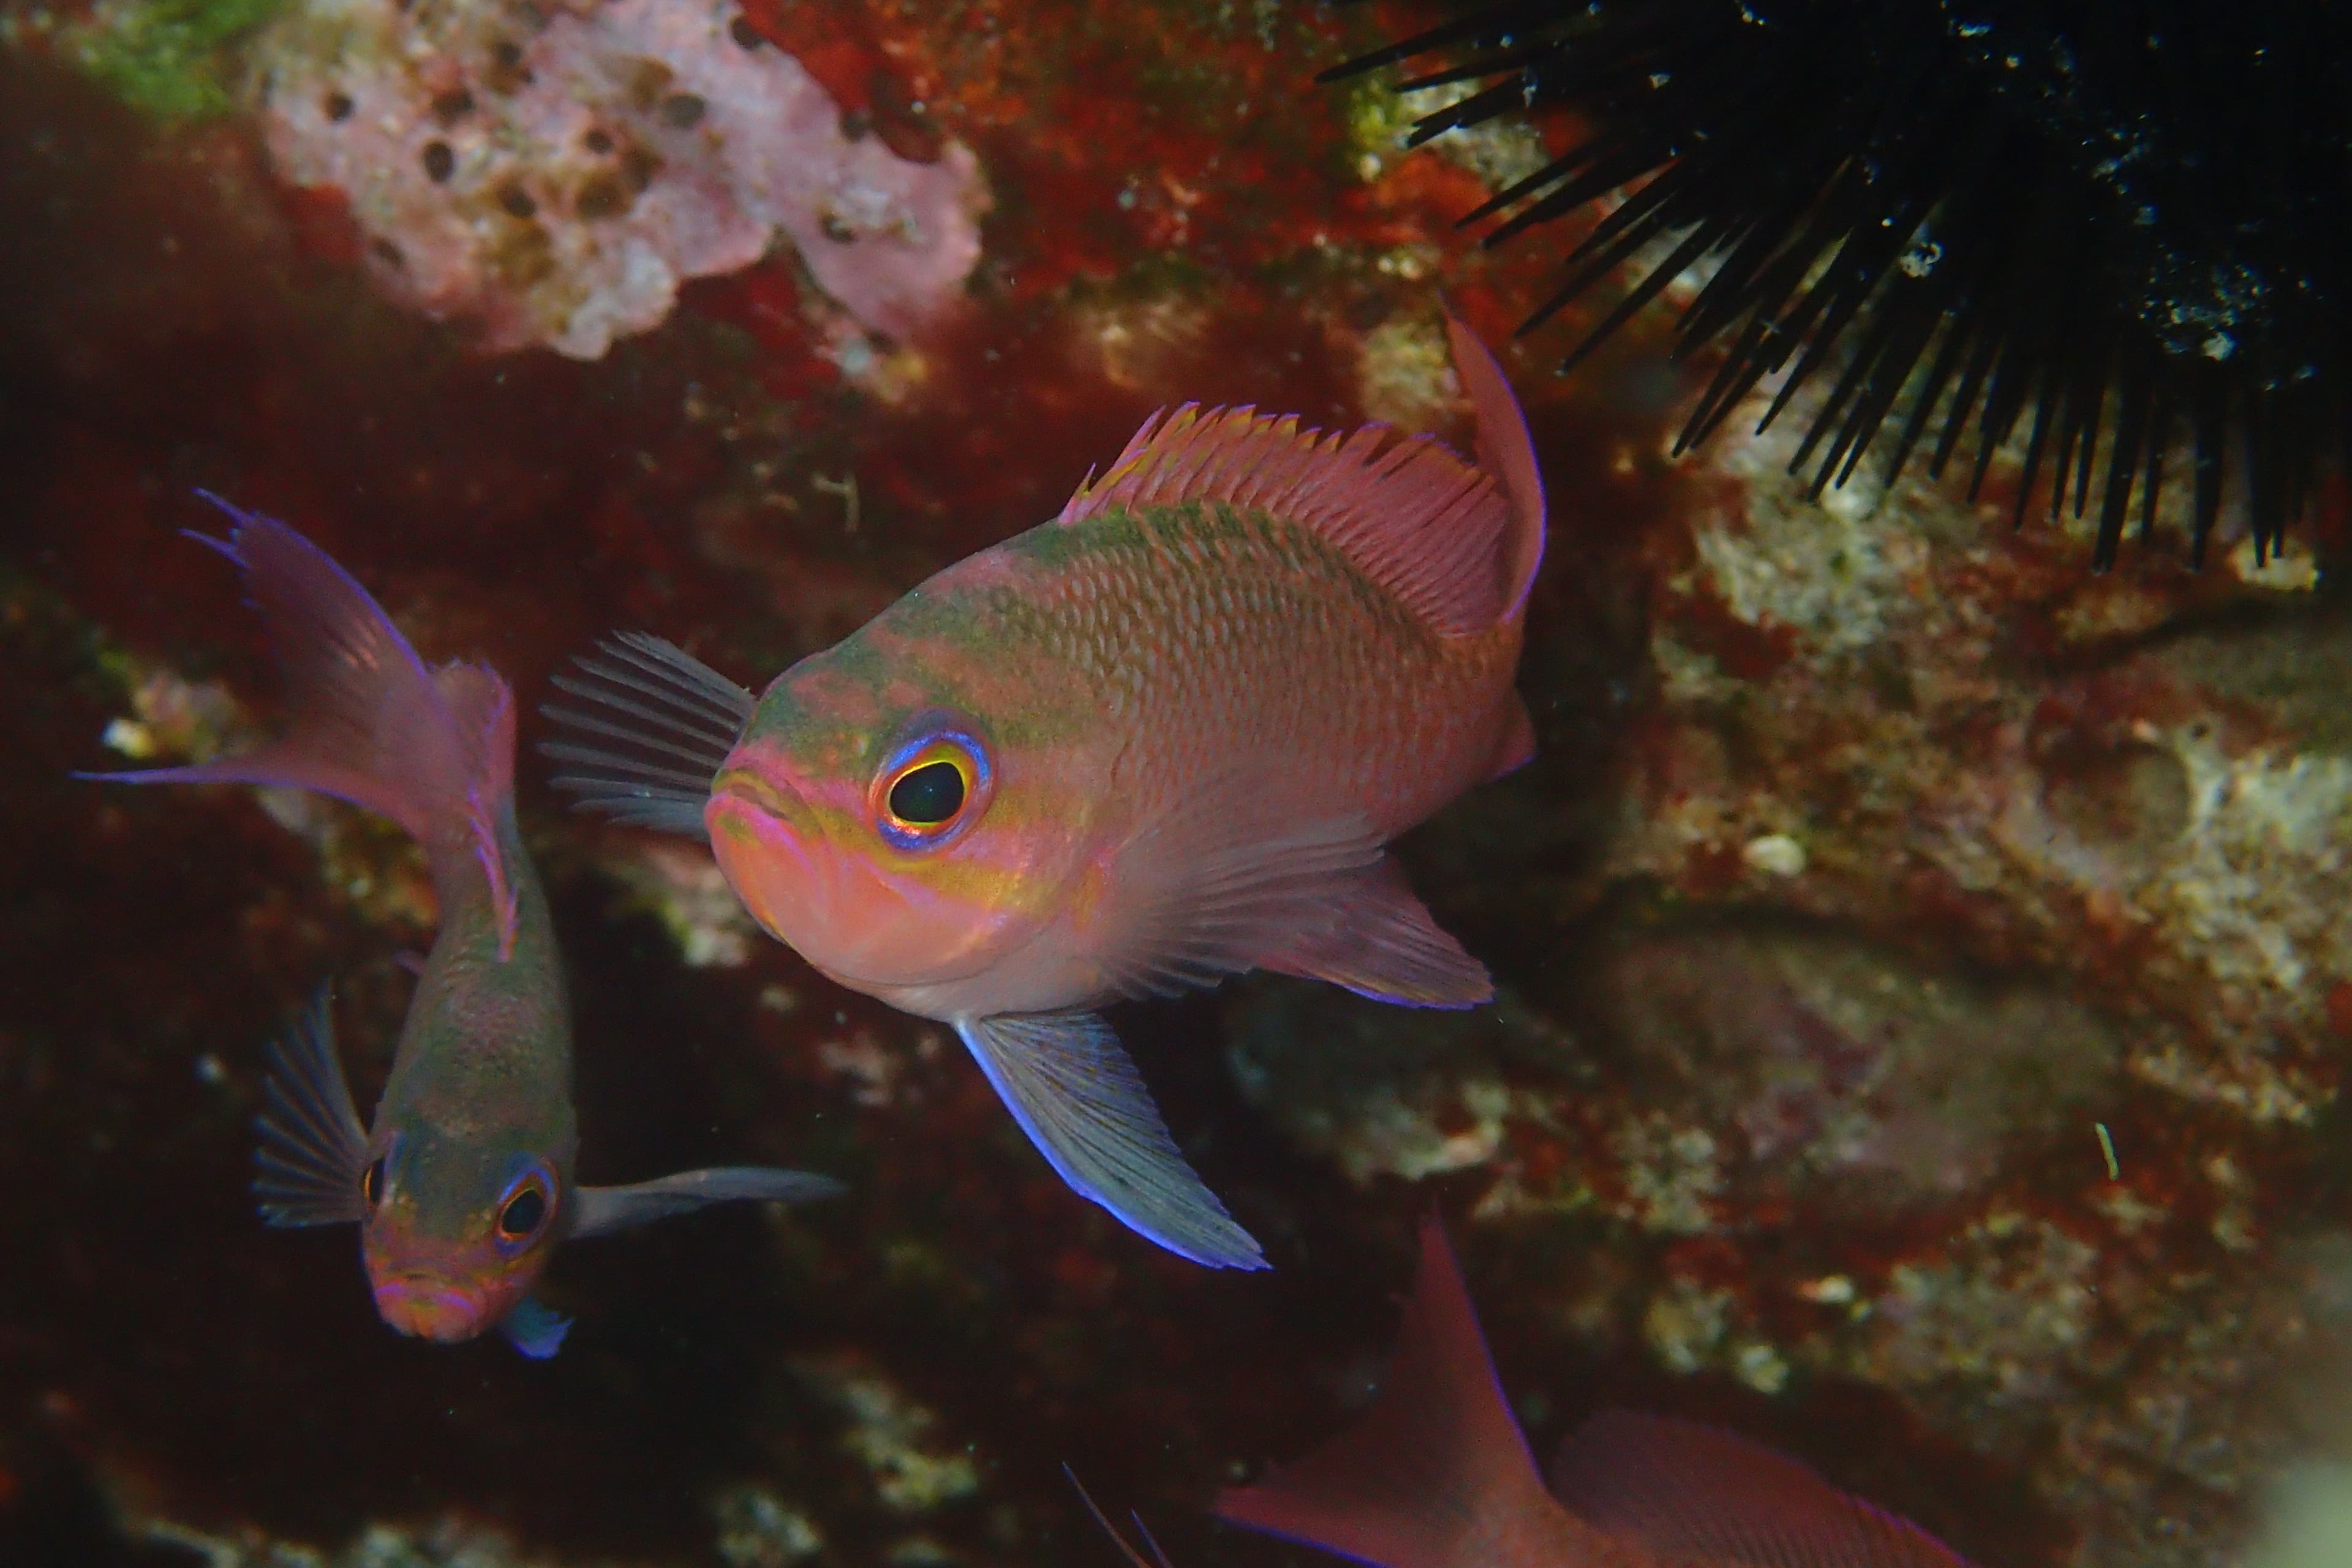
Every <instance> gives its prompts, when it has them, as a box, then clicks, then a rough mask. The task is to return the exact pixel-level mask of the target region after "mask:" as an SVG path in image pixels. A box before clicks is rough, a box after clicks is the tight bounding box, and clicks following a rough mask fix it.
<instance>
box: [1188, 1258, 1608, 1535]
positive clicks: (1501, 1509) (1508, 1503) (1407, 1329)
mask: <svg viewBox="0 0 2352 1568" xmlns="http://www.w3.org/2000/svg"><path fill="white" fill-rule="evenodd" d="M1217 1514H1218V1516H1219V1517H1220V1518H1222V1519H1224V1520H1227V1521H1231V1522H1233V1523H1234V1524H1241V1525H1246V1526H1248V1527H1250V1528H1251V1529H1253V1530H1263V1531H1270V1532H1272V1533H1274V1534H1276V1535H1282V1536H1286V1537H1288V1538H1289V1539H1291V1540H1293V1541H1299V1542H1307V1543H1308V1544H1310V1545H1315V1546H1320V1547H1323V1548H1325V1549H1327V1550H1328V1551H1333V1552H1344V1553H1346V1554H1347V1555H1349V1556H1350V1557H1355V1558H1358V1559H1360V1560H1361V1561H1363V1562H1366V1563H1383V1564H1387V1565H1389V1568H1472V1565H1473V1564H1476V1565H1477V1568H1517V1565H1518V1564H1520V1563H1528V1564H1529V1565H1533V1564H1535V1563H1554V1562H1560V1561H1574V1559H1562V1558H1559V1557H1557V1556H1556V1555H1552V1553H1556V1552H1557V1551H1558V1550H1559V1547H1558V1542H1559V1528H1560V1527H1561V1526H1568V1527H1570V1529H1571V1530H1573V1529H1574V1528H1575V1525H1574V1521H1571V1520H1569V1519H1567V1518H1566V1517H1565V1516H1564V1515H1563V1514H1562V1510H1560V1509H1559V1506H1558V1505H1557V1504H1555V1503H1554V1502H1553V1501H1552V1500H1551V1499H1550V1498H1549V1497H1548V1496H1546V1495H1545V1492H1544V1489H1543V1481H1542V1479H1541V1478H1540V1477H1538V1475H1537V1473H1536V1465H1535V1459H1534V1458H1533V1456H1531V1455H1530V1454H1529V1453H1528V1444H1527V1439H1526V1438H1525V1437H1524V1436H1520V1433H1519V1426H1518V1423H1517V1421H1515V1420H1513V1419H1512V1417H1511V1412H1510V1409H1509V1407H1508V1406H1507V1405H1505V1404H1504V1403H1503V1391H1502V1389H1501V1387H1500V1386H1499V1385H1498V1384H1496V1380H1495V1367H1494V1363H1492V1362H1491V1361H1489V1360H1488V1359H1487V1356H1486V1341H1485V1340H1484V1339H1483V1338H1482V1337H1481V1336H1480V1334H1479V1332H1478V1319H1477V1315H1476V1313H1475V1311H1474V1310H1472V1308H1471V1305H1470V1297H1469V1293H1468V1291H1467V1290H1465V1289H1464V1287H1463V1284H1462V1273H1461V1270H1460V1269H1459V1268H1456V1267H1455V1265H1454V1253H1453V1249H1452V1248H1450V1247H1447V1246H1446V1243H1445V1231H1444V1226H1441V1225H1440V1224H1439V1223H1438V1221H1437V1220H1436V1218H1435V1217H1434V1216H1432V1217H1431V1218H1430V1219H1429V1220H1427V1221H1426V1222H1424V1223H1423V1226H1422V1231H1421V1272H1420V1275H1419V1276H1418V1278H1417V1279H1416V1280H1415V1282H1414V1285H1413V1292H1412V1302H1411V1303H1410V1304H1409V1305H1408V1306H1407V1307H1406V1308H1405V1314H1404V1323H1403V1326H1402V1328H1401V1329H1400V1330H1399V1331H1398V1336H1397V1348H1396V1354H1395V1356H1394V1358H1393V1359H1392V1360H1391V1363H1390V1364H1389V1371H1388V1375H1387V1376H1386V1377H1385V1378H1383V1379H1382V1380H1381V1392H1380V1396H1379V1397H1378V1398H1377V1399H1375V1400H1374V1401H1373V1402H1372V1407H1371V1409H1370V1410H1369V1411H1367V1412H1366V1413H1365V1414H1364V1415H1363V1416H1362V1417H1360V1419H1359V1420H1358V1421H1357V1423H1356V1425H1355V1426H1351V1427H1349V1429H1348V1430H1347V1431H1345V1432H1342V1433H1341V1434H1339V1436H1337V1437H1334V1438H1333V1439H1331V1440H1330V1441H1329V1442H1328V1443H1326V1444H1324V1445H1323V1447H1320V1448H1318V1449H1316V1450H1315V1451H1314V1452H1313V1453H1311V1454H1309V1455H1307V1457H1306V1458H1303V1459H1300V1460H1298V1461H1297V1463H1295V1464H1292V1465H1288V1466H1286V1467H1284V1468H1281V1469H1280V1470H1278V1471H1276V1473H1275V1474H1274V1475H1272V1476H1270V1477H1269V1478H1268V1479H1265V1480H1263V1481H1260V1482H1259V1483H1258V1484H1257V1485H1255V1486H1250V1487H1241V1488H1237V1489H1231V1490H1228V1491H1226V1492H1225V1493H1223V1495H1222V1496H1220V1497H1219V1498H1218V1500H1217Z"/></svg>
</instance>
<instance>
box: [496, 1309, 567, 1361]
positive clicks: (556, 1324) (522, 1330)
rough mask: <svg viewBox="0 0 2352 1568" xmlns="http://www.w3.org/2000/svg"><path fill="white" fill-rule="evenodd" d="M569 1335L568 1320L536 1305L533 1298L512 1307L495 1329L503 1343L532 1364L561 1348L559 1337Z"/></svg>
mask: <svg viewBox="0 0 2352 1568" xmlns="http://www.w3.org/2000/svg"><path fill="white" fill-rule="evenodd" d="M571 1331H572V1320H571V1319H569V1318H567V1317H565V1316H564V1315H563V1314H562V1313H561V1312H558V1311H553V1310H550V1309H549V1308H547V1307H544V1306H542V1305H541V1304H540V1300H539V1298H538V1297H536V1296H525V1297H524V1298H523V1299H522V1300H520V1301H519V1302H517V1303H516V1304H515V1310H513V1311H511V1312H509V1313H508V1314H507V1315H506V1321H504V1322H501V1323H500V1324H499V1332H500V1333H502V1334H504V1335H506V1337H507V1342H508V1343H509V1344H511V1345H513V1346H514V1348H515V1349H517V1350H519V1351H520V1352H522V1353H523V1354H525V1355H527V1356H529V1357H530V1359H531V1360H533V1361H545V1360H547V1358H548V1357H550V1356H551V1355H553V1354H554V1353H555V1352H557V1351H560V1350H562V1348H563V1336H564V1335H566V1334H568V1333H570V1332H571Z"/></svg>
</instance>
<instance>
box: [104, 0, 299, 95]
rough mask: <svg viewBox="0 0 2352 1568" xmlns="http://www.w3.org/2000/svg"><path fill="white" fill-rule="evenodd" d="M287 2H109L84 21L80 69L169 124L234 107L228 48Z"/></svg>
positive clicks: (237, 0)
mask: <svg viewBox="0 0 2352 1568" xmlns="http://www.w3.org/2000/svg"><path fill="white" fill-rule="evenodd" d="M286 4H287V0H108V3H107V4H102V5H99V6H98V7H96V8H95V9H94V10H93V11H92V13H91V16H90V20H89V29H88V31H87V32H86V33H85V34H84V35H83V37H82V39H81V45H80V49H79V56H80V59H81V63H82V66H83V68H85V69H87V70H88V71H89V73H90V74H91V75H92V76H94V77H96V78H97V79H99V80H100V81H101V82H103V83H105V84H106V86H107V87H108V88H109V89H111V90H112V91H113V92H114V94H115V95H116V96H117V97H119V98H121V100H123V101H124V102H126V103H128V104H130V105H131V107H132V108H134V109H137V110H141V111H142V112H143V113H147V114H152V115H155V116H157V117H159V118H163V119H169V120H194V119H198V118H201V117H204V116H206V115H213V114H220V113H225V112H226V111H227V110H229V109H231V108H233V107H235V103H236V100H235V98H234V96H233V94H232V91H231V83H232V81H233V80H234V75H233V73H234V71H235V69H236V62H235V60H234V59H233V58H231V48H230V47H231V46H232V45H234V44H236V43H237V42H238V41H239V40H241V39H243V38H245V37H247V36H248V35H250V34H251V33H253V32H254V31H255V30H257V28H259V27H260V26H262V25H263V24H264V23H266V22H268V21H269V20H270V19H271V18H272V17H274V16H277V15H278V12H279V11H281V10H283V9H284V8H285V6H286Z"/></svg>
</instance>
